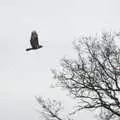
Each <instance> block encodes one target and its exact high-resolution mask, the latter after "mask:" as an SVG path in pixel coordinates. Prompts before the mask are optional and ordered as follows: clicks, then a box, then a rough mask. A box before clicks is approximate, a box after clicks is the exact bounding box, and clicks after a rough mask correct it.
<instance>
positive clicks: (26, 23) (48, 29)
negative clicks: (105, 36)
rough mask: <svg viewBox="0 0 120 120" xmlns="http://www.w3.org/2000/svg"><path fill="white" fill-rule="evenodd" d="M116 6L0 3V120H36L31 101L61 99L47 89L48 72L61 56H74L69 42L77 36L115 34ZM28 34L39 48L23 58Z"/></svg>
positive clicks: (42, 0)
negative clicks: (36, 37)
mask: <svg viewBox="0 0 120 120" xmlns="http://www.w3.org/2000/svg"><path fill="white" fill-rule="evenodd" d="M119 5H120V1H119V0H0V120H39V114H38V113H37V112H36V106H37V102H36V100H35V96H36V95H41V96H44V95H45V96H50V97H56V98H59V97H60V96H62V95H63V91H62V92H60V91H56V90H55V89H54V90H53V89H52V90H51V89H50V88H49V86H50V83H51V81H52V74H51V72H50V69H51V68H55V67H57V65H58V64H59V62H60V59H61V58H63V57H64V56H71V57H74V56H75V51H74V50H73V46H72V41H73V40H74V39H75V38H78V37H79V35H80V34H95V33H98V32H102V31H104V30H108V31H114V30H117V31H120V13H119V12H120V7H119ZM32 30H36V31H37V32H38V34H39V40H40V42H41V44H42V45H43V46H44V47H43V49H40V50H37V51H30V52H26V51H25V49H26V48H28V47H29V46H30V43H29V39H30V32H31V31H32ZM58 95H59V96H58ZM62 98H64V97H62ZM80 116H81V117H82V118H81V119H85V120H89V119H90V118H91V119H94V118H93V117H92V116H91V114H89V113H88V115H87V116H86V115H85V113H84V112H83V113H81V114H80Z"/></svg>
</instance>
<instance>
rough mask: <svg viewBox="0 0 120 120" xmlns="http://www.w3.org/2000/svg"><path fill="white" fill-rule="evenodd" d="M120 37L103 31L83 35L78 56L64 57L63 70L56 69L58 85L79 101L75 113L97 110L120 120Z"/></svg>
mask: <svg viewBox="0 0 120 120" xmlns="http://www.w3.org/2000/svg"><path fill="white" fill-rule="evenodd" d="M117 39H119V36H118V35H117V34H114V33H107V32H106V33H102V34H101V35H98V36H95V37H86V36H83V37H81V38H80V40H79V41H77V42H76V43H75V45H74V46H75V49H76V50H77V53H78V59H77V60H73V59H67V58H64V59H62V61H61V68H62V69H61V70H59V71H58V70H53V71H52V72H53V73H54V78H55V79H56V81H57V85H59V86H61V87H63V88H65V89H67V90H68V91H69V93H70V95H72V96H73V97H74V98H75V99H76V100H78V104H77V105H76V108H75V109H74V111H73V112H72V113H76V112H78V111H80V110H83V109H88V110H96V111H97V112H99V117H100V118H101V119H105V120H112V119H114V120H115V119H116V120H119V119H120V49H119V48H118V47H117V45H116V44H115V40H117Z"/></svg>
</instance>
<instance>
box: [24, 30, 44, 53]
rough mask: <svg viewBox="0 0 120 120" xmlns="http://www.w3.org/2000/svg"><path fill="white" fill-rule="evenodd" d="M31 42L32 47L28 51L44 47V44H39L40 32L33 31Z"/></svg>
mask: <svg viewBox="0 0 120 120" xmlns="http://www.w3.org/2000/svg"><path fill="white" fill-rule="evenodd" d="M30 44H31V46H32V48H27V49H26V51H29V50H35V49H39V48H41V47H42V45H39V41H38V34H37V32H36V31H32V33H31V39H30Z"/></svg>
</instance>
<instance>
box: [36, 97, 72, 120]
mask: <svg viewBox="0 0 120 120" xmlns="http://www.w3.org/2000/svg"><path fill="white" fill-rule="evenodd" d="M36 99H37V101H38V103H39V104H40V105H41V108H42V109H41V110H40V114H41V116H42V117H43V119H45V120H72V119H70V118H69V116H68V115H65V114H63V113H62V109H63V106H62V104H61V102H58V101H56V100H50V99H43V98H42V97H36Z"/></svg>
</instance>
